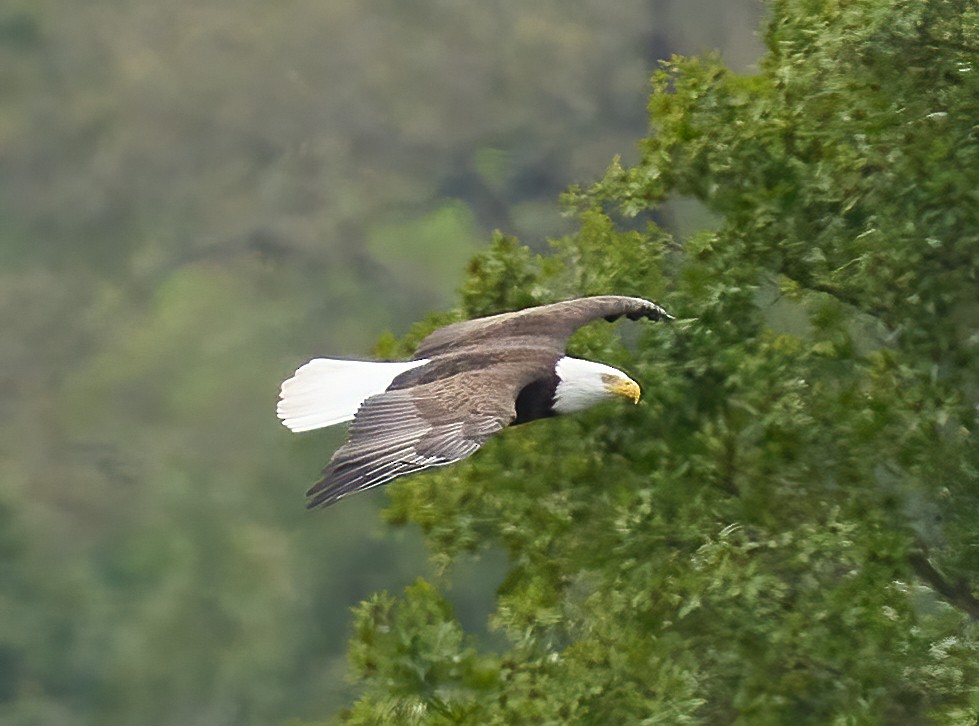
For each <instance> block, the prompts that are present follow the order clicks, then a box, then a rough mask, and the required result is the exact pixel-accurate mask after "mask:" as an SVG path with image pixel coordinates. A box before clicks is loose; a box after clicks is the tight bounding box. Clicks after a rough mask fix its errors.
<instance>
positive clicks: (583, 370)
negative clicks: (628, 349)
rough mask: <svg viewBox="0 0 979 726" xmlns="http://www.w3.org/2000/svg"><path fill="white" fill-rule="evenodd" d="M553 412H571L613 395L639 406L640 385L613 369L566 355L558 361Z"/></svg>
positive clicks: (605, 399) (555, 370)
mask: <svg viewBox="0 0 979 726" xmlns="http://www.w3.org/2000/svg"><path fill="white" fill-rule="evenodd" d="M554 372H555V373H557V377H558V383H557V390H555V392H554V412H555V413H571V412H572V411H580V410H581V409H583V408H589V407H590V406H594V405H595V404H596V403H601V402H602V401H607V400H609V399H610V398H615V397H616V396H623V397H624V398H628V399H629V400H630V401H632V402H633V403H639V384H638V383H636V382H635V381H634V380H632V379H631V378H629V376H627V375H626V374H625V373H623V372H622V371H620V370H618V369H616V368H612V366H607V365H603V364H601V363H595V362H593V361H590V360H581V359H580V358H570V357H568V356H565V357H564V358H561V360H559V361H558V362H557V366H556V367H555V369H554Z"/></svg>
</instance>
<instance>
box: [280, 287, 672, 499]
mask: <svg viewBox="0 0 979 726" xmlns="http://www.w3.org/2000/svg"><path fill="white" fill-rule="evenodd" d="M623 315H625V316H626V317H628V318H630V319H633V320H635V319H638V318H641V317H645V318H649V319H652V320H661V319H664V318H665V319H669V318H670V315H669V314H668V313H667V312H666V311H665V310H663V309H662V308H661V307H659V306H658V305H656V304H655V303H652V302H649V301H648V300H643V299H641V298H632V297H620V296H613V295H606V296H600V297H590V298H580V299H577V300H568V301H565V302H560V303H554V304H551V305H541V306H539V307H535V308H527V309H525V310H519V311H517V312H512V313H503V314H501V315H493V316H490V317H486V318H478V319H475V320H467V321H464V322H461V323H454V324H452V325H447V326H445V327H444V328H439V329H438V330H436V331H434V332H433V333H431V334H430V335H429V336H428V337H427V338H425V339H424V340H423V341H422V342H421V344H420V345H419V346H418V349H417V350H416V351H415V356H414V359H413V360H410V361H403V362H393V363H382V362H365V361H338V360H331V359H327V358H316V359H313V360H312V361H310V362H309V363H307V364H306V365H304V366H302V367H301V368H300V369H299V370H297V371H296V374H295V376H293V377H292V378H290V379H289V380H287V381H285V382H284V383H283V384H282V390H281V392H280V401H279V405H278V415H279V418H281V419H282V422H283V423H284V424H285V425H286V426H287V427H289V428H290V429H291V430H293V431H308V430H311V429H316V428H321V427H324V426H330V425H333V424H335V423H340V422H341V421H347V420H350V419H353V424H352V425H351V427H350V436H349V439H348V441H347V443H346V444H344V445H343V446H341V447H340V449H338V450H337V452H336V453H335V454H334V456H333V458H332V460H331V461H330V463H329V464H328V465H327V467H326V468H325V469H324V470H323V478H322V479H321V480H320V481H319V482H318V483H317V484H315V485H314V486H313V487H312V488H311V489H310V490H309V492H308V494H309V496H310V501H309V506H310V507H315V506H318V505H328V504H332V503H333V502H335V501H336V500H338V499H340V498H341V497H343V496H346V495H347V494H352V493H354V492H358V491H362V490H364V489H368V488H370V487H374V486H378V485H381V484H385V483H386V482H388V481H390V480H391V479H394V478H395V477H398V476H402V475H404V474H410V473H412V472H415V471H419V470H421V469H426V468H428V467H431V466H442V465H445V464H451V463H453V462H456V461H459V460H460V459H463V458H465V457H467V456H469V455H470V454H472V453H473V452H475V451H476V450H477V449H478V448H479V447H480V446H481V445H482V444H483V442H484V441H486V439H487V438H489V437H490V436H491V435H492V434H494V433H496V432H497V431H500V430H501V429H503V428H505V427H507V426H511V425H515V424H520V423H526V422H527V421H533V420H535V419H539V418H546V417H549V416H554V415H559V414H564V413H571V412H573V411H576V410H580V409H583V408H587V407H588V406H591V405H594V404H595V403H598V402H599V401H601V400H603V399H607V398H611V397H614V396H625V397H627V398H630V399H632V400H633V401H636V402H638V400H639V386H638V385H637V384H636V383H635V382H634V381H632V380H631V379H630V378H629V377H628V376H626V375H625V374H624V373H622V372H621V371H618V370H616V369H614V368H611V367H609V366H606V365H603V364H601V363H595V362H592V361H584V360H579V359H577V358H570V357H568V356H566V355H565V354H564V345H565V342H566V341H567V339H568V337H570V335H571V334H572V333H573V332H574V331H575V330H577V329H578V328H579V327H581V326H582V325H584V324H585V323H588V322H590V321H592V320H597V319H599V318H605V319H607V320H615V319H616V318H619V317H621V316H623Z"/></svg>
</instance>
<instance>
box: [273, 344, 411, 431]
mask: <svg viewBox="0 0 979 726" xmlns="http://www.w3.org/2000/svg"><path fill="white" fill-rule="evenodd" d="M426 363H428V361H427V360H412V361H405V362H403V363H402V362H398V363H378V362H369V361H359V360H332V359H330V358H314V359H313V360H311V361H310V362H309V363H307V364H306V365H304V366H302V367H301V368H300V369H299V370H297V371H296V374H295V375H294V376H293V377H292V378H290V379H289V380H287V381H285V382H284V383H283V384H282V388H281V389H280V390H279V405H278V407H277V408H276V413H277V414H278V415H279V418H280V419H282V423H283V424H285V425H286V426H287V427H288V428H289V429H291V430H292V431H311V430H312V429H319V428H323V427H324V426H332V425H333V424H338V423H341V422H342V421H349V420H350V419H352V418H353V417H354V414H355V413H357V409H358V408H360V404H362V403H363V402H364V400H365V399H367V398H369V397H371V396H373V395H376V394H378V393H383V392H384V391H385V390H386V389H387V387H388V386H390V385H391V381H393V380H394V379H395V378H397V377H398V376H399V375H401V374H402V373H404V372H405V371H410V370H411V369H412V368H417V367H418V366H421V365H425V364H426Z"/></svg>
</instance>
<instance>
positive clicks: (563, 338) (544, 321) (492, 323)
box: [415, 295, 673, 359]
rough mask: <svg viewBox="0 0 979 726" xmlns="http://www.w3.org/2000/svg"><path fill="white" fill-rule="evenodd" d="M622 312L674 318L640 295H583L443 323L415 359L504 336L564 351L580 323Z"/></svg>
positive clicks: (633, 317)
mask: <svg viewBox="0 0 979 726" xmlns="http://www.w3.org/2000/svg"><path fill="white" fill-rule="evenodd" d="M623 315H624V316H626V317H627V318H629V319H630V320H638V319H639V318H649V319H650V320H671V319H672V318H673V316H672V315H670V314H669V313H668V312H666V310H664V309H663V308H661V307H660V306H659V305H657V304H656V303H654V302H650V301H649V300H644V299H643V298H640V297H627V296H624V295H598V296H595V297H582V298H577V299H575V300H565V301H563V302H557V303H552V304H550V305H540V306H538V307H533V308H526V309H524V310H518V311H516V312H512V313H501V314H499V315H491V316H489V317H486V318H477V319H475V320H465V321H463V322H461V323H453V324H452V325H446V326H445V327H443V328H439V329H438V330H435V331H433V332H432V333H430V334H429V335H428V337H426V338H425V339H424V340H422V342H421V343H420V344H419V345H418V348H417V350H416V351H415V358H416V359H422V358H432V357H433V356H436V355H443V354H445V353H446V352H448V351H450V350H454V349H458V348H465V347H468V346H472V345H474V344H479V343H482V342H484V341H487V340H493V341H494V345H501V344H503V343H504V342H505V341H504V339H506V338H515V339H518V340H519V341H524V342H529V341H533V342H534V344H535V345H538V346H547V347H549V348H551V349H552V350H555V351H558V352H563V350H564V344H565V343H566V342H567V340H568V338H569V337H571V334H572V333H574V331H576V330H577V329H578V328H580V327H581V326H582V325H585V324H586V323H590V322H592V321H593V320H600V319H605V320H608V321H613V320H616V319H617V318H620V317H622V316H623Z"/></svg>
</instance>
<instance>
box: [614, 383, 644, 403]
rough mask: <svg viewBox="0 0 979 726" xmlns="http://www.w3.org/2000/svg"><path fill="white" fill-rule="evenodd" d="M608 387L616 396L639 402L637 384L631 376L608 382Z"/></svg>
mask: <svg viewBox="0 0 979 726" xmlns="http://www.w3.org/2000/svg"><path fill="white" fill-rule="evenodd" d="M608 389H609V390H610V391H611V392H612V393H614V394H615V395H617V396H622V397H623V398H628V399H629V400H631V401H632V402H633V403H639V384H638V383H636V382H635V381H634V380H632V379H631V378H620V379H618V380H616V381H613V382H612V383H610V384H609V387H608Z"/></svg>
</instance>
